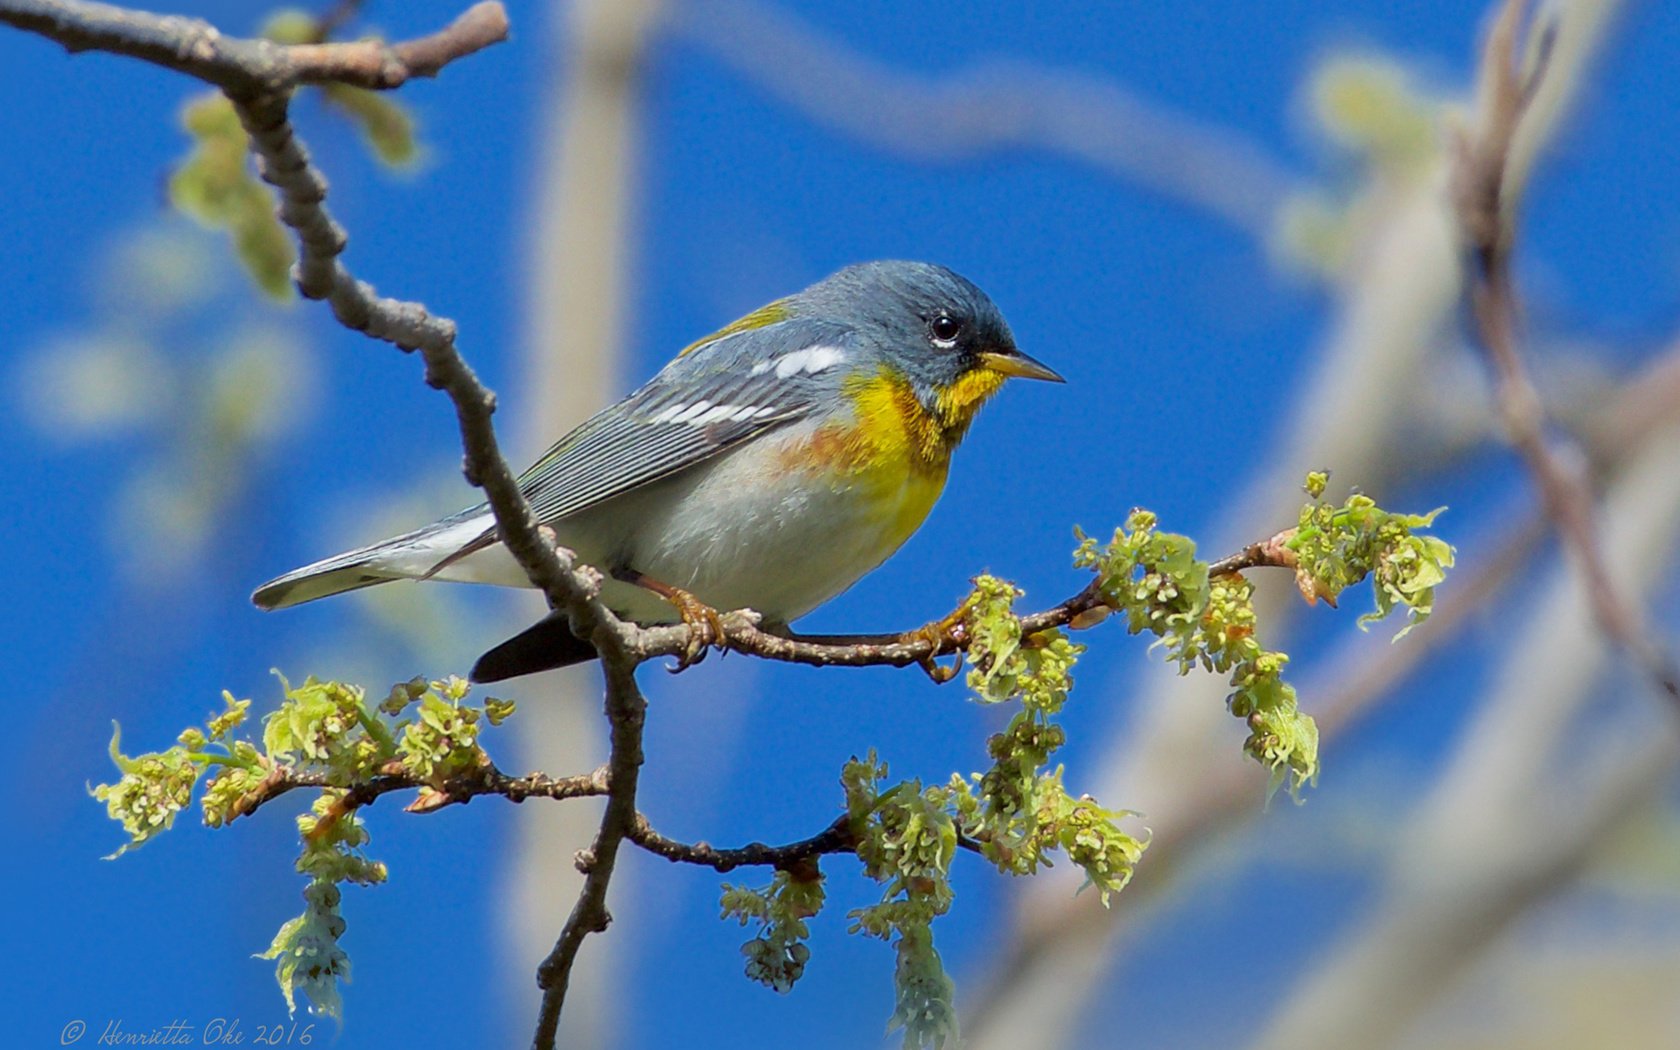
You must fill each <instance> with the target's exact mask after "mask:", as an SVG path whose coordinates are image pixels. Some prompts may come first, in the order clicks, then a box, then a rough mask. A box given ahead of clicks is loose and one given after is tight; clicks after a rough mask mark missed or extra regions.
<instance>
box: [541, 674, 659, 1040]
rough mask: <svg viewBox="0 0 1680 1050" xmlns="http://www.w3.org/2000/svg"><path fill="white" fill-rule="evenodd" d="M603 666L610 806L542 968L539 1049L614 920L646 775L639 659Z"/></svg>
mask: <svg viewBox="0 0 1680 1050" xmlns="http://www.w3.org/2000/svg"><path fill="white" fill-rule="evenodd" d="M602 665H603V667H604V669H605V672H606V677H607V720H608V721H609V722H610V723H611V724H612V732H611V743H612V750H611V757H610V758H608V760H607V775H608V777H609V778H610V780H611V782H612V791H611V793H610V794H608V796H607V806H606V811H605V812H604V813H603V814H602V815H601V829H600V831H599V832H597V833H596V836H595V842H594V844H593V845H592V846H591V847H590V848H589V849H588V850H586V851H584V852H583V853H580V854H579V855H578V866H579V868H581V869H582V870H583V871H584V880H583V889H582V890H581V891H579V892H578V898H577V903H576V904H575V905H573V907H572V914H571V916H570V917H569V918H567V920H566V925H565V927H564V928H563V929H561V931H560V938H559V939H558V940H557V941H555V943H554V950H553V951H551V952H549V953H548V957H547V958H546V959H544V960H543V961H542V964H541V965H540V966H538V967H537V985H538V986H539V987H540V988H542V992H543V996H542V1006H541V1007H540V1008H539V1010H538V1012H537V1031H536V1035H535V1037H534V1038H533V1040H532V1046H533V1047H535V1048H536V1050H546V1048H548V1047H552V1046H553V1045H554V1039H555V1033H556V1031H557V1030H558V1029H559V1026H560V1011H561V1008H562V1007H564V1006H565V1002H566V987H567V983H568V981H569V980H570V978H571V973H572V964H573V963H574V962H576V961H577V953H578V949H579V948H581V947H583V939H584V938H585V937H587V936H589V935H590V934H591V933H601V932H602V931H604V930H605V929H606V928H607V924H608V923H610V922H612V915H611V914H610V913H609V912H608V911H607V886H608V884H609V883H610V882H611V881H612V874H613V868H614V866H615V864H616V862H617V860H618V847H619V846H620V844H622V843H623V841H624V838H625V836H626V835H628V834H629V832H630V829H631V828H632V827H634V826H635V823H636V819H637V813H636V784H637V781H638V779H639V778H640V776H641V768H642V724H643V721H644V720H645V718H646V717H647V701H646V700H644V699H643V698H642V694H641V691H640V690H639V689H637V687H636V678H635V671H636V668H635V664H634V663H631V662H628V661H624V660H613V661H610V662H609V661H607V660H605V659H603V661H602Z"/></svg>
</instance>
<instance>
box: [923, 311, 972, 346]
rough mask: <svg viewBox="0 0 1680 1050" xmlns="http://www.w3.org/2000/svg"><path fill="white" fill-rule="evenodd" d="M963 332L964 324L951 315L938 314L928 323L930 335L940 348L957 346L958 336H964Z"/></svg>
mask: <svg viewBox="0 0 1680 1050" xmlns="http://www.w3.org/2000/svg"><path fill="white" fill-rule="evenodd" d="M962 330H963V326H962V322H961V321H959V320H957V319H956V318H955V317H952V316H951V315H950V314H937V315H935V317H934V319H933V320H931V321H929V322H928V333H929V334H930V335H932V336H933V341H934V342H935V343H937V344H939V345H940V346H955V345H956V343H957V336H959V335H962Z"/></svg>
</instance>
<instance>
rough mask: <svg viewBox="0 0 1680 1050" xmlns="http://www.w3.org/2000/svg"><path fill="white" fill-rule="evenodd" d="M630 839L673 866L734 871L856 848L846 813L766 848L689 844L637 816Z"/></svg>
mask: <svg viewBox="0 0 1680 1050" xmlns="http://www.w3.org/2000/svg"><path fill="white" fill-rule="evenodd" d="M629 838H630V840H631V841H632V842H634V843H635V844H636V845H638V846H640V847H642V848H643V849H645V850H647V851H648V852H649V853H652V854H654V855H655V856H659V857H664V858H665V859H666V860H668V861H671V862H672V863H674V864H675V863H684V864H700V865H703V866H705V867H708V868H713V869H715V870H717V871H720V872H723V871H733V870H734V869H735V868H739V867H743V866H761V865H769V866H771V867H775V868H785V867H788V866H790V865H793V864H799V863H802V862H805V861H809V860H811V859H812V858H813V857H819V856H821V855H823V854H825V853H851V852H852V851H853V850H854V849H856V847H857V843H856V841H854V840H853V838H852V832H851V823H850V821H849V820H848V818H847V817H846V815H845V814H841V815H840V816H839V817H837V818H835V820H834V823H832V824H830V825H829V826H828V827H826V828H824V829H822V830H821V831H819V832H817V833H816V834H815V835H812V836H811V837H810V838H806V839H800V840H799V841H798V842H790V843H788V844H787V845H785V846H767V845H765V844H764V843H762V842H749V843H748V844H747V845H745V846H738V847H736V848H734V849H717V848H715V847H713V846H711V845H709V844H708V843H705V842H696V843H694V844H693V845H690V844H688V843H686V842H678V841H676V840H675V839H668V838H666V837H665V836H664V835H661V834H660V833H659V832H657V831H655V830H653V826H652V825H651V824H649V823H648V821H647V818H646V817H644V816H642V815H641V814H637V815H636V821H635V823H634V824H633V825H632V826H631V828H630V834H629Z"/></svg>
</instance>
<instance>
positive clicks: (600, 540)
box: [440, 425, 920, 623]
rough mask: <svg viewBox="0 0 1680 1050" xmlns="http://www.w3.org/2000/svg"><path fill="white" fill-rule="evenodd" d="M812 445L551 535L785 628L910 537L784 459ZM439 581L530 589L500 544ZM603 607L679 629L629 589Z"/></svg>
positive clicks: (738, 465)
mask: <svg viewBox="0 0 1680 1050" xmlns="http://www.w3.org/2000/svg"><path fill="white" fill-rule="evenodd" d="M809 436H810V433H809V427H808V426H804V427H802V426H798V425H796V426H794V427H790V428H788V429H787V430H786V431H784V432H783V433H782V434H779V435H777V437H776V438H775V439H769V440H765V439H761V440H758V441H755V442H752V443H749V444H747V445H745V446H743V447H741V448H738V449H736V450H734V451H732V452H729V453H726V454H725V455H723V456H720V457H719V458H717V459H716V460H713V461H711V462H710V463H707V464H704V465H702V466H700V467H698V468H695V469H691V470H687V471H683V472H681V473H679V474H676V475H674V476H672V477H670V478H667V479H664V480H662V481H658V482H655V483H653V484H652V485H648V486H646V487H644V488H641V489H637V490H635V491H633V492H628V493H625V494H624V495H622V496H619V497H617V498H615V499H613V500H610V501H608V502H607V503H603V504H601V505H599V506H596V507H592V508H589V509H587V510H585V511H583V512H580V513H578V514H575V515H572V516H570V517H568V518H565V519H562V520H561V521H559V522H556V523H555V533H556V535H557V536H558V537H559V539H560V542H561V544H562V545H564V546H567V547H570V548H571V549H572V550H574V551H576V552H577V554H578V556H579V558H580V559H581V560H582V561H584V562H586V563H588V564H591V565H594V566H596V567H597V568H600V569H601V570H602V571H603V572H610V571H611V570H612V569H614V568H618V567H626V568H630V569H634V570H635V571H637V572H640V573H642V574H643V575H645V576H647V577H649V578H651V579H653V580H656V581H658V582H660V583H664V584H668V585H670V586H673V587H680V588H682V589H683V590H686V591H688V592H690V593H692V594H693V595H694V596H695V597H697V598H699V599H700V600H701V601H703V602H705V603H706V604H708V605H711V606H713V607H714V608H718V609H738V608H751V609H755V610H757V611H758V612H759V613H761V614H763V616H764V618H765V621H766V622H768V623H786V622H789V621H791V620H793V619H795V618H797V617H799V616H801V615H803V614H805V613H807V612H809V611H810V610H811V609H813V608H815V607H816V606H818V605H820V604H822V603H823V602H825V601H827V600H828V599H830V598H832V597H834V596H835V595H837V594H839V593H840V592H841V591H843V590H845V589H846V588H848V587H850V586H851V585H852V584H853V583H855V582H857V580H858V579H859V578H860V577H861V576H863V575H864V574H865V573H867V572H869V571H870V570H871V569H874V568H875V567H876V566H878V565H880V564H881V562H883V561H885V560H886V559H887V558H888V557H889V556H890V555H891V554H892V553H893V551H895V550H896V549H897V548H898V546H899V545H900V544H901V543H903V541H904V540H905V538H906V537H907V536H908V531H907V530H906V529H905V528H904V516H903V515H902V514H899V513H897V510H898V509H899V508H897V507H894V506H890V505H889V506H882V503H881V499H880V498H879V492H878V491H876V490H871V489H870V488H869V487H868V486H867V485H866V484H865V483H863V482H861V481H860V480H859V479H857V478H855V477H850V476H847V475H844V474H832V475H826V476H824V475H815V474H811V473H806V472H804V471H800V470H789V469H788V466H787V464H786V461H785V458H784V454H785V451H786V449H787V448H789V447H791V446H795V445H797V444H798V443H802V442H803V441H805V440H806V439H808V438H809ZM911 498H913V496H912V494H911V493H909V492H908V491H907V492H906V494H905V499H911ZM888 502H889V503H890V502H891V500H890V496H889V501H888ZM916 520H917V521H919V520H920V519H919V517H917V519H916ZM440 576H442V577H444V578H449V579H459V580H472V581H475V582H484V583H499V584H504V585H512V586H524V585H527V581H526V579H525V576H524V573H523V572H522V571H521V570H520V569H519V567H518V566H517V565H516V564H515V563H514V562H513V559H512V557H511V556H510V555H509V554H508V553H507V550H506V548H504V547H503V546H502V545H501V544H497V545H495V546H494V547H492V548H488V549H486V550H484V551H482V552H480V553H478V554H474V555H472V556H470V557H468V558H465V559H462V561H461V562H459V563H457V564H456V565H452V566H450V567H449V568H448V569H446V570H445V571H444V572H443V573H440ZM603 597H604V598H605V599H606V601H607V603H608V604H609V605H610V606H612V607H613V608H614V609H615V610H617V611H619V612H620V613H621V614H622V615H627V616H630V617H631V618H634V619H637V620H641V621H643V622H658V621H669V620H671V619H673V618H674V610H673V609H672V607H671V605H670V604H669V603H667V602H666V601H664V600H663V599H662V598H660V597H659V596H657V595H655V594H652V593H651V592H649V591H647V590H646V589H644V588H641V587H636V586H634V585H631V584H626V583H622V582H619V581H615V580H610V579H609V580H608V581H607V582H606V584H605V586H604V588H603Z"/></svg>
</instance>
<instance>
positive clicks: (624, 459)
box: [251, 260, 1065, 682]
mask: <svg viewBox="0 0 1680 1050" xmlns="http://www.w3.org/2000/svg"><path fill="white" fill-rule="evenodd" d="M1012 377H1017V378H1025V379H1039V380H1048V381H1052V382H1057V383H1060V382H1064V381H1065V380H1063V378H1062V377H1061V376H1060V375H1058V374H1057V373H1056V372H1055V371H1054V370H1052V369H1051V368H1050V367H1049V366H1047V365H1045V364H1043V363H1041V362H1039V361H1038V360H1036V359H1034V358H1032V357H1029V356H1028V355H1027V354H1025V353H1023V352H1022V351H1021V350H1020V349H1019V348H1018V347H1017V346H1016V345H1015V337H1014V335H1013V333H1012V332H1011V331H1010V328H1009V325H1008V323H1007V322H1005V320H1004V318H1003V315H1002V313H1001V312H1000V311H999V309H998V307H997V306H996V304H994V303H993V302H992V300H991V298H990V297H988V296H987V295H986V293H985V292H983V291H981V290H980V289H979V288H978V287H976V286H975V285H974V284H973V283H972V282H970V281H969V280H967V279H966V278H964V277H962V276H959V275H958V274H957V273H955V272H953V271H952V270H949V269H947V268H945V267H943V266H939V265H935V264H933V263H925V262H905V261H896V260H889V261H878V262H867V263H858V264H854V265H851V266H848V267H846V268H844V269H841V270H839V271H837V272H836V273H834V274H832V275H830V276H828V277H826V278H824V279H823V280H820V281H818V282H817V283H815V284H813V285H811V286H810V287H808V288H806V289H804V290H803V291H801V292H798V293H796V294H794V295H791V296H788V297H786V298H782V299H777V300H775V301H773V302H771V303H769V304H768V305H766V306H763V307H760V308H759V309H757V310H754V311H753V312H751V313H749V314H747V315H746V316H744V317H742V318H740V319H739V320H737V321H735V322H733V323H731V324H729V325H726V326H725V327H723V328H722V329H719V330H718V331H717V332H715V333H713V334H712V335H709V336H707V337H705V338H703V339H700V340H697V341H695V342H693V343H691V344H689V345H688V346H687V347H685V348H684V349H683V350H682V351H681V352H680V353H678V354H677V356H676V357H675V358H673V359H672V360H671V361H670V362H669V363H668V364H667V365H665V367H664V368H663V369H661V370H660V371H659V372H658V373H657V374H656V375H654V377H653V378H652V379H650V380H649V381H648V382H647V383H646V384H644V385H643V386H641V387H640V388H639V389H637V390H635V391H634V392H633V393H631V394H629V395H628V396H626V397H625V398H623V399H622V400H620V401H618V402H616V403H615V404H613V405H611V406H609V407H607V408H605V409H603V410H602V411H600V412H598V413H597V414H595V415H594V416H592V417H590V418H589V419H588V420H586V421H585V422H584V423H582V424H581V425H579V426H578V427H576V428H575V429H573V430H572V431H570V432H569V433H567V434H566V435H565V436H564V437H562V438H561V439H560V440H559V441H558V442H556V443H555V444H554V446H553V447H552V448H550V449H549V450H548V451H547V452H546V453H545V454H544V455H543V456H542V457H541V458H539V459H538V460H537V461H536V463H535V464H533V465H532V466H531V467H530V468H529V469H528V470H526V471H525V472H524V473H523V474H521V475H520V476H519V487H520V490H521V491H522V492H523V493H524V495H525V498H526V500H528V501H529V503H530V505H531V509H532V511H533V512H534V514H535V516H536V518H537V519H538V520H539V521H541V522H543V523H544V524H546V525H548V526H550V527H551V528H552V529H553V530H554V534H555V537H556V538H557V540H558V542H559V543H560V545H561V546H563V547H566V548H568V549H570V550H571V551H573V552H574V553H575V555H576V556H577V559H578V560H579V561H581V562H583V563H584V564H588V565H591V566H593V567H595V568H596V569H597V570H599V571H600V572H601V573H602V590H601V597H602V600H603V601H604V602H605V603H606V605H607V606H608V607H609V608H611V609H612V610H613V611H614V612H615V613H617V614H618V615H619V616H621V617H623V618H625V619H628V620H633V621H636V622H637V623H641V624H654V623H673V622H677V621H678V620H683V621H690V622H692V619H691V618H692V617H693V616H694V615H696V610H697V609H707V610H710V609H740V608H750V609H752V610H754V611H755V612H757V613H758V614H759V616H760V625H761V627H765V628H768V629H771V630H787V629H788V625H789V624H791V623H792V621H794V620H795V619H797V618H799V617H800V616H803V615H804V614H806V613H808V612H810V611H811V610H812V609H814V608H816V607H817V606H819V605H822V604H823V603H824V602H827V601H828V600H829V599H831V598H833V597H835V596H836V595H838V594H840V593H841V592H842V591H844V590H846V589H847V588H849V587H850V586H851V585H852V584H854V583H856V582H857V581H858V580H859V579H860V578H862V577H863V576H864V575H866V574H867V573H869V572H870V571H872V570H874V569H875V568H876V567H878V566H879V565H880V564H881V563H882V562H884V561H886V560H887V558H888V557H889V556H891V555H892V554H893V553H894V552H895V551H897V550H898V548H899V547H900V546H902V545H903V543H904V542H905V541H906V540H907V539H909V538H910V536H911V534H912V533H914V532H915V531H916V529H917V528H919V527H920V526H921V524H922V522H923V521H924V520H925V519H926V517H927V515H928V513H929V512H930V511H931V510H932V508H933V506H934V503H935V501H936V500H937V499H938V498H939V496H940V494H941V492H942V491H943V489H944V486H945V480H946V476H947V472H948V470H949V466H950V461H951V454H952V452H953V450H954V449H955V448H956V447H957V445H958V444H959V443H960V442H961V441H962V439H963V437H964V436H965V435H966V434H967V432H968V430H969V426H970V424H971V423H972V422H973V420H974V417H975V414H976V413H977V412H978V411H979V409H980V407H981V405H982V404H984V403H985V402H986V401H987V400H988V399H990V398H991V397H992V395H993V394H995V393H996V392H997V391H998V389H999V388H1000V387H1001V386H1002V385H1003V383H1004V381H1005V380H1007V379H1009V378H1012ZM401 579H415V580H452V581H462V582H471V583H487V584H499V585H504V586H517V587H528V586H531V583H530V580H529V579H528V578H527V577H526V575H525V572H524V570H522V569H521V568H520V567H519V565H518V564H517V563H516V562H515V560H514V558H513V556H512V554H511V553H509V551H508V550H507V548H506V547H505V546H504V545H503V544H502V543H501V541H500V539H499V538H498V534H497V528H496V523H495V519H494V517H493V516H492V514H491V512H490V508H489V505H488V504H484V503H480V504H478V505H477V506H473V507H469V508H467V509H465V510H462V511H460V512H458V513H455V514H451V515H449V516H448V517H445V518H443V519H441V520H439V521H436V522H434V523H432V524H430V525H427V526H425V527H423V528H419V529H416V530H414V531H412V532H408V533H404V534H403V535H401V536H395V537H392V538H390V539H386V540H382V541H380V542H378V543H374V544H371V545H369V546H366V547H358V548H357V549H355V550H351V551H346V552H344V553H342V554H337V555H334V556H332V557H330V558H325V559H323V560H321V561H317V562H314V563H312V564H310V565H305V566H303V567H302V568H298V569H294V570H293V571H291V572H288V573H286V574H285V575H283V576H279V577H277V578H275V579H273V580H270V581H269V582H267V583H265V584H263V585H262V586H261V587H258V588H257V589H256V591H255V592H254V593H253V594H252V596H251V598H252V601H253V602H254V603H255V604H256V605H257V606H258V607H260V608H262V609H280V608H285V607H288V606H293V605H299V604H302V603H304V602H311V601H315V600H317V599H319V598H325V597H329V596H331V595H335V594H341V593H344V592H346V591H353V590H358V589H360V588H363V587H370V586H373V585H375V584H383V583H387V582H389V581H392V580H401ZM595 655H596V654H595V650H594V649H593V647H591V646H590V644H589V643H588V642H587V641H585V640H583V639H580V638H577V637H575V636H574V635H573V634H572V632H571V630H570V627H569V624H568V622H567V620H566V618H565V617H564V616H563V615H560V614H557V613H551V614H550V615H549V616H548V617H547V618H545V619H543V620H541V621H539V622H538V623H536V624H535V625H533V626H532V627H530V628H527V629H526V630H525V631H523V632H521V633H520V634H518V635H515V636H514V637H512V638H510V639H508V640H507V641H504V642H502V643H501V644H499V645H497V646H495V647H494V648H492V649H490V650H489V651H488V652H486V653H485V654H484V655H483V656H481V657H480V658H479V660H478V661H477V663H476V664H475V665H474V667H473V669H472V671H471V678H472V679H473V680H474V681H477V682H495V681H501V680H503V679H506V678H512V677H516V676H519V675H525V674H532V673H535V672H537V671H542V670H548V669H550V668H554V667H563V666H567V665H569V664H573V663H578V662H581V661H583V660H587V659H590V658H593V657H594V656H595ZM702 655H703V651H702Z"/></svg>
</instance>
